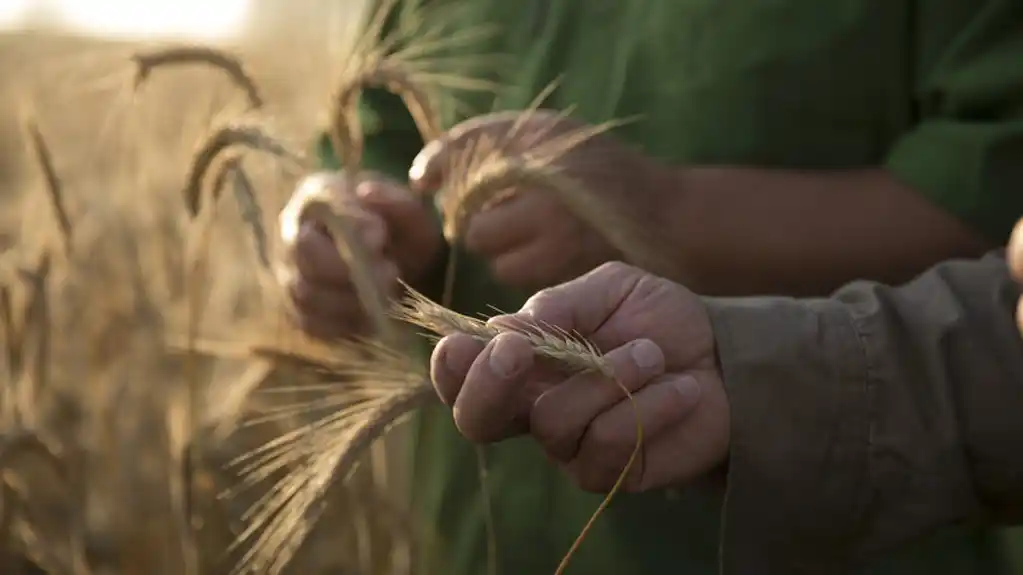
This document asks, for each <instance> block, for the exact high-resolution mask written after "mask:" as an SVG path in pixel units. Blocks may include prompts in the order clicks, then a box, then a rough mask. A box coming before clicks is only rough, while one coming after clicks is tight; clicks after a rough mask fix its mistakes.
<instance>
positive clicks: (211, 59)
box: [131, 46, 264, 110]
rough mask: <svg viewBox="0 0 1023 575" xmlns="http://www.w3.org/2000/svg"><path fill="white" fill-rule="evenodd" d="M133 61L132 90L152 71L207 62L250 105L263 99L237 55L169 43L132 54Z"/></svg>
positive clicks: (206, 47)
mask: <svg viewBox="0 0 1023 575" xmlns="http://www.w3.org/2000/svg"><path fill="white" fill-rule="evenodd" d="M131 59H132V61H133V62H134V63H135V89H136V90H138V89H140V88H141V87H142V85H143V84H145V82H146V81H147V80H148V79H149V77H150V75H152V73H153V70H156V69H157V68H163V67H167V66H172V65H194V64H206V65H208V66H212V67H214V68H217V69H219V70H222V71H223V72H224V73H225V74H227V76H228V77H229V78H230V79H231V82H232V83H233V84H234V85H235V86H237V87H238V88H239V89H241V90H242V91H244V92H245V96H246V98H247V99H248V101H249V107H250V108H251V109H253V110H257V109H260V108H262V107H263V104H264V100H263V96H262V94H261V93H260V90H259V87H258V86H257V85H256V82H255V80H253V79H252V76H251V75H249V73H248V71H247V70H246V69H245V65H244V64H243V63H242V61H241V59H239V58H238V57H236V56H234V55H232V54H228V53H226V52H224V51H221V50H217V49H215V48H211V47H209V46H171V47H167V48H160V49H157V50H152V51H148V52H137V53H135V54H133V55H132V57H131Z"/></svg>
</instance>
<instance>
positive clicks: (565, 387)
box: [529, 339, 664, 462]
mask: <svg viewBox="0 0 1023 575" xmlns="http://www.w3.org/2000/svg"><path fill="white" fill-rule="evenodd" d="M605 358H607V360H608V361H609V362H610V363H611V366H612V369H613V370H614V374H615V379H614V380H611V379H608V378H607V377H604V376H601V375H599V374H588V373H587V374H579V375H576V376H573V377H571V378H569V379H568V380H566V381H564V382H563V383H560V384H558V385H556V386H554V387H553V388H551V389H550V390H548V391H547V392H545V393H544V394H543V395H541V396H540V397H539V398H538V399H537V400H536V402H535V403H534V404H533V408H532V410H531V412H530V418H529V430H530V433H531V434H532V435H533V437H534V438H536V440H537V441H538V442H539V443H540V445H542V446H543V448H544V450H545V451H546V452H547V453H548V455H550V457H551V458H553V459H554V460H556V461H561V462H568V461H571V460H572V459H574V458H575V456H576V453H577V452H578V450H579V445H580V441H581V440H582V437H583V435H584V434H585V433H586V430H587V429H588V428H589V426H590V423H591V422H592V421H594V420H596V419H597V418H598V417H599V416H600V415H601V414H602V413H604V412H605V411H607V410H609V409H612V408H614V406H615V405H617V404H618V403H619V402H621V401H622V400H623V399H625V396H624V392H623V391H622V387H625V388H626V389H628V390H629V392H630V393H636V392H637V391H639V390H640V389H641V388H642V387H643V386H644V385H646V384H647V382H648V381H650V380H651V379H652V378H654V377H657V376H659V375H661V374H662V373H664V354H663V353H662V352H661V348H660V347H658V346H657V344H655V343H654V342H652V341H650V340H648V339H639V340H636V341H634V342H631V343H629V344H626V345H623V346H622V347H619V348H617V349H614V350H612V351H611V352H609V353H607V354H606V355H605Z"/></svg>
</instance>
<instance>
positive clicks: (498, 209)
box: [464, 191, 545, 258]
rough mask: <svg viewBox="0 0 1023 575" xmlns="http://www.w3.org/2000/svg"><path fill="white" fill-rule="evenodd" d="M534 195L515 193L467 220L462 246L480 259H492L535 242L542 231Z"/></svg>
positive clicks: (541, 216)
mask: <svg viewBox="0 0 1023 575" xmlns="http://www.w3.org/2000/svg"><path fill="white" fill-rule="evenodd" d="M539 200H540V197H539V196H538V195H537V194H536V193H532V192H529V191H523V192H520V193H515V194H513V195H512V196H510V197H509V198H508V199H506V200H504V201H502V202H501V203H500V204H497V205H495V206H492V207H490V208H488V209H486V210H483V211H481V212H479V213H477V214H474V215H473V216H472V217H471V219H470V220H469V225H468V228H467V229H466V230H465V238H464V240H465V247H466V249H468V250H469V251H471V252H473V253H475V254H477V255H480V256H484V257H488V258H489V257H494V256H496V255H498V254H501V253H504V252H508V251H510V250H512V249H514V248H516V247H520V246H522V245H524V244H527V243H529V242H530V241H531V240H533V239H535V238H536V237H537V236H538V235H540V233H541V232H542V231H543V226H544V223H545V221H544V220H545V218H544V217H543V216H544V214H541V213H539V210H538V209H537V208H538V207H541V204H542V202H541V201H539Z"/></svg>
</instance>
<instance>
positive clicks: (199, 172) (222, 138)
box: [184, 122, 304, 217]
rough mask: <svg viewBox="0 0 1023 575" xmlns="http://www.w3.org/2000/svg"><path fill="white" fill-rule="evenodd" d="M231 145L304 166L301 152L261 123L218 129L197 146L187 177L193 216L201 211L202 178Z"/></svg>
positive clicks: (188, 203) (186, 194)
mask: <svg viewBox="0 0 1023 575" xmlns="http://www.w3.org/2000/svg"><path fill="white" fill-rule="evenodd" d="M231 146H245V147H246V148H249V149H253V150H261V151H263V152H267V153H269V154H272V155H274V156H276V157H278V158H282V159H284V160H287V161H289V162H291V163H293V164H296V165H299V166H301V165H303V164H304V159H303V158H302V156H301V155H299V154H297V153H295V152H293V151H291V149H289V148H288V146H287V145H285V144H284V143H283V142H280V141H279V140H277V139H276V138H274V137H273V136H271V135H270V134H269V133H268V132H267V131H266V129H265V128H263V127H262V126H261V125H259V124H257V123H240V122H239V123H230V124H226V125H224V126H221V127H219V128H217V129H215V130H214V131H213V132H212V133H211V134H210V135H209V137H207V138H206V139H205V140H204V141H203V142H202V144H201V145H200V146H199V147H198V149H196V151H195V154H194V155H193V157H192V164H191V168H190V170H189V173H188V177H187V179H186V184H185V190H184V198H185V206H186V207H187V208H188V212H189V214H191V215H192V216H193V217H194V216H196V215H197V214H198V213H199V208H200V205H199V204H200V200H201V197H202V181H203V177H204V175H205V173H206V171H207V170H209V169H210V165H211V164H212V163H213V161H214V160H215V159H216V157H217V155H218V154H220V153H221V152H222V151H223V150H225V149H227V148H229V147H231Z"/></svg>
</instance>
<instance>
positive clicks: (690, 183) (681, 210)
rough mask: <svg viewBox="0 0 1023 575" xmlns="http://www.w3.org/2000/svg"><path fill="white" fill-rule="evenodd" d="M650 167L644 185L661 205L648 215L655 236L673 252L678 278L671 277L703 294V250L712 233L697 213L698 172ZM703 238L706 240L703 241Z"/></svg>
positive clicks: (655, 164) (651, 164)
mask: <svg viewBox="0 0 1023 575" xmlns="http://www.w3.org/2000/svg"><path fill="white" fill-rule="evenodd" d="M647 162H648V164H649V167H648V168H647V169H646V170H645V173H646V174H647V176H646V180H645V182H644V184H645V186H646V188H645V189H647V190H649V193H650V194H651V196H652V197H654V198H658V199H659V201H655V202H654V203H653V208H654V209H652V210H651V212H650V213H649V214H647V218H648V219H647V221H648V222H650V224H651V225H652V226H653V228H654V229H655V230H656V231H657V233H656V236H655V237H658V238H661V241H662V242H663V244H664V245H665V246H667V249H668V250H670V251H671V253H672V255H673V257H674V259H675V261H676V266H675V268H676V269H677V270H678V274H679V277H671V278H669V279H672V280H674V281H677V282H679V283H682V284H684V285H685V286H686V287H688V288H690V289H692V290H693V291H696V292H700V291H701V289H700V288H701V285H702V281H701V279H700V278H701V277H702V275H703V274H702V272H701V269H702V266H701V265H700V261H701V259H700V255H699V250H700V246H701V245H702V244H704V243H706V242H705V241H703V240H705V239H706V237H707V236H706V234H707V233H708V232H711V231H712V226H708V225H707V223H706V220H705V219H704V218H702V217H700V214H699V210H698V209H694V204H695V203H696V199H697V195H698V194H699V188H698V187H697V186H696V185H694V184H695V183H694V180H695V179H697V178H694V174H695V170H694V169H693V168H691V167H687V166H671V165H666V164H663V163H660V162H657V161H653V160H647ZM701 238H703V240H701Z"/></svg>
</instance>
